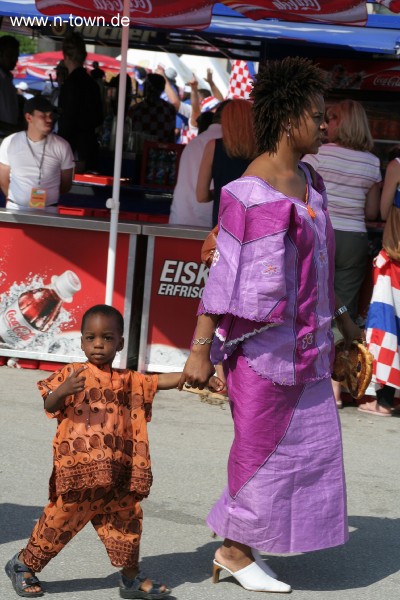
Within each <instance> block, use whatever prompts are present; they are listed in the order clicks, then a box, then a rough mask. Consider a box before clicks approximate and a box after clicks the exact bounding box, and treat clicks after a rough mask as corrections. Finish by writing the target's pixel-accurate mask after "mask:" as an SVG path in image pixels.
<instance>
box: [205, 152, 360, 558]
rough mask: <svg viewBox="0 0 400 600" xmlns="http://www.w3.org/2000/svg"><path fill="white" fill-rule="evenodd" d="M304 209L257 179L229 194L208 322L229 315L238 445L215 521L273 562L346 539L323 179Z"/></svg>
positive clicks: (225, 320)
mask: <svg viewBox="0 0 400 600" xmlns="http://www.w3.org/2000/svg"><path fill="white" fill-rule="evenodd" d="M300 166H301V168H302V169H303V170H304V172H305V174H306V177H307V181H308V187H309V204H310V206H311V207H312V209H313V210H314V212H315V218H312V217H311V215H310V213H309V212H308V210H307V206H306V205H305V204H304V202H302V201H300V200H298V199H297V198H289V197H287V196H285V195H284V194H282V193H281V192H279V191H277V190H275V189H274V188H272V187H271V186H270V185H269V184H268V183H266V182H265V181H264V180H262V179H259V178H258V177H242V178H241V179H238V180H236V181H234V182H232V183H230V184H228V185H227V186H226V187H225V188H223V192H222V195H221V208H220V217H219V233H218V242H217V249H216V252H215V254H214V260H213V264H212V266H211V268H210V275H209V279H208V281H207V284H206V286H205V289H204V293H203V298H202V301H201V304H200V308H199V314H202V313H211V314H218V315H221V319H220V321H219V324H218V328H217V330H216V335H215V338H214V341H213V345H212V348H211V359H212V361H213V362H214V363H217V362H219V361H221V360H222V361H223V364H224V369H225V374H226V377H227V384H228V390H229V398H230V403H231V411H232V416H233V421H234V433H235V436H234V441H233V444H232V448H231V451H230V455H229V461H228V485H227V488H226V489H225V490H224V492H223V494H222V496H221V498H220V499H219V500H218V501H217V503H216V504H215V505H214V507H213V508H212V510H211V512H210V514H209V515H208V519H207V522H208V525H209V526H210V527H211V528H212V529H213V530H214V531H215V532H216V533H217V534H218V535H219V536H221V537H223V538H228V539H231V540H235V541H237V542H240V543H243V544H246V545H248V546H251V547H252V548H257V549H258V550H262V551H264V552H271V553H279V554H285V553H292V552H307V551H312V550H319V549H322V548H329V547H332V546H337V545H340V544H343V543H345V542H346V541H347V539H348V527H347V515H346V491H345V480H344V470H343V455H342V441H341V432H340V423H339V418H338V412H337V409H336V404H335V400H334V396H333V392H332V385H331V379H330V376H331V371H332V358H333V336H332V332H331V319H332V314H333V311H334V291H333V273H334V264H333V260H334V235H333V229H332V226H331V223H330V220H329V216H328V212H327V199H326V193H325V188H324V185H323V182H322V180H321V179H319V181H318V185H317V188H318V189H314V188H313V187H312V183H311V177H310V175H309V173H308V169H307V168H306V167H305V166H304V165H302V163H300Z"/></svg>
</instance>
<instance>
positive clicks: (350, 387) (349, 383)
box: [332, 340, 374, 400]
mask: <svg viewBox="0 0 400 600" xmlns="http://www.w3.org/2000/svg"><path fill="white" fill-rule="evenodd" d="M373 360H374V357H373V356H372V354H371V352H370V351H369V350H368V349H367V348H366V346H365V345H364V344H362V343H361V342H357V341H354V342H352V344H351V346H350V348H349V350H348V351H347V353H346V349H345V343H344V340H340V341H339V342H337V343H336V344H335V361H334V364H333V373H332V379H334V380H335V381H338V382H339V383H340V384H341V385H342V386H343V387H344V389H345V390H347V391H348V392H349V394H350V395H351V396H352V397H353V398H354V399H355V400H361V398H362V397H363V396H364V394H365V392H366V389H367V387H368V386H369V384H370V381H371V377H372V363H373Z"/></svg>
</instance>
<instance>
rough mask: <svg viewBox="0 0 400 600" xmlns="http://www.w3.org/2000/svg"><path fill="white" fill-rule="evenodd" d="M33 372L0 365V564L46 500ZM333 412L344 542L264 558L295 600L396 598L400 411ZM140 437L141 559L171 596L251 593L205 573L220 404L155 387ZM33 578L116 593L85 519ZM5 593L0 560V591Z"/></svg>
mask: <svg viewBox="0 0 400 600" xmlns="http://www.w3.org/2000/svg"><path fill="white" fill-rule="evenodd" d="M42 375H44V374H43V373H41V372H39V371H29V370H16V369H8V368H7V367H0V419H1V421H0V422H1V424H2V428H1V437H0V450H1V456H2V461H1V465H0V524H1V526H0V563H1V564H2V565H3V564H4V563H5V562H6V560H7V559H8V558H9V557H10V556H11V555H12V554H14V553H15V552H16V550H17V549H18V548H21V547H22V546H23V544H24V541H25V539H26V538H27V536H28V535H29V533H30V531H31V528H32V526H33V524H34V522H35V520H36V519H37V518H38V517H39V516H40V513H41V508H42V506H43V505H44V504H45V503H46V500H47V481H48V477H49V474H50V471H51V439H52V435H53V432H54V423H53V422H52V421H50V420H47V419H46V417H45V416H44V414H43V413H42V410H41V400H40V397H39V395H38V393H37V391H36V386H35V382H36V380H37V379H39V378H40V377H42ZM341 420H342V425H343V437H344V448H345V460H346V472H347V481H348V501H349V515H350V517H349V524H350V531H351V534H350V541H349V543H348V544H347V545H346V546H344V547H341V548H335V549H332V550H326V551H322V552H315V553H310V554H303V555H295V556H287V557H282V556H271V557H270V559H269V564H270V565H271V566H272V567H273V568H274V569H275V570H276V571H277V572H278V573H279V575H280V577H281V579H282V580H283V581H286V582H288V583H290V584H291V585H292V587H293V589H294V592H293V594H292V596H291V597H292V598H293V600H294V599H296V600H325V599H326V600H328V599H329V600H381V599H382V600H399V597H400V575H399V572H398V571H399V567H400V518H399V500H400V489H399V488H400V484H399V482H400V477H399V475H400V468H399V464H400V460H399V457H400V436H399V432H400V420H399V419H398V418H389V419H384V418H379V417H368V416H366V415H361V414H360V413H359V412H357V410H356V408H355V407H346V408H344V409H343V410H342V411H341ZM150 436H151V438H150V439H151V449H152V458H153V463H154V475H155V483H154V486H153V489H152V493H151V496H150V498H149V499H148V500H146V501H145V502H144V503H143V508H144V513H145V518H144V535H143V542H142V568H143V569H144V570H145V571H146V572H148V573H151V574H154V575H156V576H157V577H160V578H161V579H162V580H163V581H166V582H168V583H169V584H170V585H171V586H172V587H173V588H174V592H173V593H174V596H173V598H177V599H178V600H206V599H207V600H214V599H218V600H236V599H237V600H249V599H252V600H255V594H254V593H251V592H246V591H244V590H243V589H241V588H240V587H239V586H238V585H236V584H235V582H234V581H233V580H232V578H229V577H224V578H223V579H222V580H221V582H220V583H219V584H218V585H213V584H212V583H211V581H210V574H211V561H212V557H213V554H214V551H215V549H216V548H217V546H218V541H217V540H214V539H213V538H212V537H211V535H210V532H209V530H208V529H207V527H206V526H205V524H204V518H205V515H206V513H207V510H208V508H209V507H210V506H211V505H212V503H213V501H214V500H216V499H217V497H218V495H219V493H220V491H221V489H222V487H223V485H224V483H225V469H226V457H227V452H228V448H229V445H230V441H231V437H232V425H231V420H230V415H229V410H228V408H227V406H226V405H222V406H218V405H210V404H208V403H204V402H201V401H200V398H199V397H198V396H196V395H194V394H189V393H187V392H181V393H179V392H175V391H173V392H172V391H170V392H160V393H159V394H158V396H157V398H156V403H155V407H154V417H153V421H152V423H151V424H150ZM42 581H43V584H44V587H45V589H46V591H47V594H46V596H49V594H52V595H53V597H54V598H60V599H62V600H106V599H107V600H108V599H117V598H118V597H119V595H118V590H117V589H116V586H117V581H118V579H117V575H116V573H115V570H114V569H113V568H112V567H110V565H109V563H108V559H107V556H106V554H105V551H104V549H103V547H102V545H101V543H100V542H99V541H98V539H97V538H96V536H95V534H94V532H93V530H92V529H91V528H90V527H87V528H86V529H85V530H84V531H83V532H82V533H81V534H80V535H78V536H77V537H76V538H75V539H74V540H73V541H72V542H71V543H70V544H69V546H68V547H67V548H66V549H65V551H64V552H63V553H61V554H60V555H59V556H58V557H57V558H56V559H55V560H54V561H52V562H51V563H50V564H49V565H48V566H47V567H46V569H45V570H44V571H43V573H42ZM258 597H259V596H257V598H258ZM261 597H264V596H261V595H260V598H261ZM272 597H277V596H272V594H270V595H269V596H268V598H272ZM14 598H16V596H15V595H14V592H13V590H12V588H11V586H10V583H9V580H8V579H7V577H6V576H5V574H4V571H3V570H1V572H0V599H1V600H12V599H14Z"/></svg>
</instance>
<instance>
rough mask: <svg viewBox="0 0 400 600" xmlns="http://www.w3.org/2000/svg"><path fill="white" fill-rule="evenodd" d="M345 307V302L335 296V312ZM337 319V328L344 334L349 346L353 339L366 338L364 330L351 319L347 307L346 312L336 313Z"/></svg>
mask: <svg viewBox="0 0 400 600" xmlns="http://www.w3.org/2000/svg"><path fill="white" fill-rule="evenodd" d="M344 308H345V306H344V304H343V302H342V301H341V299H340V298H339V297H338V296H335V313H336V311H338V310H339V311H340V310H341V309H344ZM335 321H336V325H337V328H338V329H339V331H340V333H341V334H342V336H343V338H344V341H345V344H346V346H347V348H349V347H350V345H351V342H352V341H353V340H362V339H364V335H363V332H362V331H361V329H360V328H359V327H358V325H356V324H355V323H354V321H353V320H352V319H351V317H350V315H349V313H348V311H347V309H346V310H344V312H342V314H340V315H338V316H336V315H335Z"/></svg>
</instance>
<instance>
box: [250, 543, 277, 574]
mask: <svg viewBox="0 0 400 600" xmlns="http://www.w3.org/2000/svg"><path fill="white" fill-rule="evenodd" d="M251 553H252V555H253V558H254V560H255V561H256V563H257V564H258V566H259V567H260V569H262V570H263V571H264V573H266V574H267V575H269V576H270V577H272V578H273V579H278V575H277V574H276V573H275V571H273V570H272V569H271V567H270V566H269V565H268V564H267V563H266V562H264V561H263V559H262V558H261V556H260V553H259V551H258V550H256V549H255V548H251Z"/></svg>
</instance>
